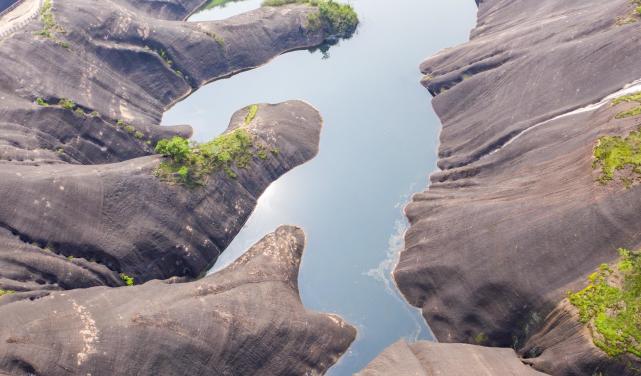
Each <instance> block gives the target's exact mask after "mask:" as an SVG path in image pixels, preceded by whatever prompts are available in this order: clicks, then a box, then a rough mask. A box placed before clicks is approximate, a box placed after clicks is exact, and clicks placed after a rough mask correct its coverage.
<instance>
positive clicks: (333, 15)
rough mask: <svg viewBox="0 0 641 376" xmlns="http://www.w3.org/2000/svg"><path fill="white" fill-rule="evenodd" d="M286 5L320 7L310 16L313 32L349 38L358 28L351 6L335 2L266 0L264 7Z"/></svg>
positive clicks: (326, 0)
mask: <svg viewBox="0 0 641 376" xmlns="http://www.w3.org/2000/svg"><path fill="white" fill-rule="evenodd" d="M286 4H309V5H312V6H315V7H318V13H315V14H310V15H309V18H308V27H309V28H310V29H311V30H320V29H323V30H324V31H325V32H326V33H327V34H328V35H330V36H336V37H342V38H349V37H350V36H352V34H354V32H355V31H356V27H357V26H358V22H359V21H358V15H357V14H356V12H355V11H354V8H352V6H351V5H348V4H340V3H336V2H334V1H333V0H265V1H263V5H264V6H281V5H286Z"/></svg>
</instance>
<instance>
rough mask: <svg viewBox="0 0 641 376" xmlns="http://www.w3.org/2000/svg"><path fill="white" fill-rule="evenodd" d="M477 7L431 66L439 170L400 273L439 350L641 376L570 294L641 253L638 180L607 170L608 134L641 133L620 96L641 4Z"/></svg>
mask: <svg viewBox="0 0 641 376" xmlns="http://www.w3.org/2000/svg"><path fill="white" fill-rule="evenodd" d="M479 3H480V4H479V13H478V24H477V27H476V28H475V29H474V30H473V31H472V33H471V38H470V42H468V43H466V44H464V45H461V46H458V47H454V48H451V49H447V50H445V51H442V52H441V53H439V54H437V55H436V56H434V57H432V58H430V59H428V60H427V61H425V62H424V63H423V64H422V66H421V70H422V72H423V73H424V74H425V78H424V79H423V83H424V85H425V87H426V88H427V89H428V90H429V91H430V93H432V94H433V95H434V96H435V98H434V100H433V106H434V109H435V110H436V112H437V114H438V115H439V117H440V118H441V120H442V123H443V130H442V133H441V137H440V138H441V144H440V148H439V158H440V159H439V163H438V165H439V167H440V168H441V170H440V171H438V172H436V173H434V174H433V175H432V176H431V179H430V180H431V184H430V187H429V188H428V190H426V191H425V192H423V193H420V194H417V195H415V196H414V197H413V199H412V201H411V203H410V204H409V205H408V206H407V208H406V214H407V216H408V218H409V221H410V224H411V227H410V229H409V231H408V232H407V234H406V237H405V240H406V245H405V250H404V252H402V254H401V257H400V262H399V264H398V265H397V268H396V270H395V273H394V274H395V279H396V281H397V283H398V286H399V288H400V289H401V291H402V293H403V294H404V295H405V297H406V298H407V299H408V301H409V302H410V303H411V304H413V305H415V306H416V307H419V308H421V309H422V311H423V315H424V317H425V319H426V320H427V322H428V323H429V324H430V326H431V328H432V329H433V331H434V332H435V334H436V336H437V337H438V339H439V340H440V341H443V342H466V343H476V344H483V345H490V346H504V347H513V348H515V349H517V351H518V352H519V354H520V355H521V356H522V357H524V358H527V359H526V361H527V362H528V363H530V364H532V365H533V366H534V367H535V368H537V369H538V370H541V371H544V372H547V373H550V374H554V375H585V374H593V373H595V372H596V373H598V372H601V373H602V374H604V375H633V374H636V372H637V371H635V364H636V365H637V366H638V364H639V361H638V359H635V358H634V357H632V358H629V357H623V358H611V357H609V356H607V355H606V354H605V353H604V352H603V351H601V350H600V349H598V348H597V347H595V346H594V344H593V342H592V338H591V335H590V333H589V332H587V329H586V328H585V326H584V325H583V324H581V323H580V322H579V320H578V315H577V312H576V309H574V307H572V306H571V305H569V304H568V302H567V299H566V296H567V295H566V294H567V291H568V290H571V291H576V290H578V289H580V288H583V287H584V286H585V285H586V283H587V276H588V275H590V274H591V273H593V272H594V271H595V270H596V269H597V268H598V267H599V265H600V264H602V263H612V262H616V260H617V259H618V253H617V251H616V250H617V248H619V247H626V248H630V249H636V248H638V247H639V245H640V244H641V237H640V236H639V231H638V229H637V227H638V226H636V222H637V219H638V213H639V209H641V208H640V207H639V204H638V203H639V202H640V201H639V200H638V197H639V192H640V191H639V185H636V184H635V185H632V186H631V187H629V189H627V188H626V187H624V186H622V185H620V184H611V185H603V184H601V183H599V182H598V178H599V171H598V170H595V169H594V168H593V150H594V147H595V144H596V142H597V140H598V139H599V137H601V136H604V135H626V134H628V133H629V132H630V131H632V130H636V129H637V128H638V125H639V122H638V118H636V117H627V118H617V116H616V115H617V114H618V113H619V112H620V111H622V110H625V109H626V108H627V107H626V106H629V105H626V104H623V105H616V106H614V105H612V103H611V101H610V99H611V98H612V97H614V96H616V95H617V93H621V90H622V89H624V88H625V87H627V86H630V85H632V84H634V83H635V82H636V81H637V80H638V79H639V78H641V66H640V65H639V64H638V61H639V59H640V58H641V50H640V49H639V48H638V47H639V43H640V40H641V37H640V35H641V33H640V30H639V29H640V28H641V22H639V19H638V17H637V16H635V15H634V10H635V7H636V6H635V4H633V3H631V2H630V1H628V0H617V1H609V2H601V1H596V0H595V1H574V0H570V1H557V0H544V1H538V2H531V1H526V0H517V1H508V0H483V1H480V2H479Z"/></svg>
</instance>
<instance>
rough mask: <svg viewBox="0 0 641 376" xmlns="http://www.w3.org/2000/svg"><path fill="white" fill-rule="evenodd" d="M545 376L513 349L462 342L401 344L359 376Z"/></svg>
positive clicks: (391, 347) (380, 356)
mask: <svg viewBox="0 0 641 376" xmlns="http://www.w3.org/2000/svg"><path fill="white" fill-rule="evenodd" d="M391 375H403V376H432V375H444V376H445V375H447V376H470V375H488V376H499V375H500V376H537V375H538V376H543V375H546V374H545V373H541V372H537V371H535V370H533V369H532V368H531V367H529V366H527V365H524V364H523V363H522V362H521V361H520V360H519V358H518V357H517V356H516V353H515V352H514V350H513V349H504V348H491V347H481V346H473V345H466V344H460V343H435V342H427V341H420V342H415V343H407V342H405V341H399V342H396V343H395V344H393V345H392V346H390V347H388V348H387V349H385V351H383V352H382V353H381V354H380V355H379V356H378V357H376V359H374V360H373V361H372V362H371V363H370V364H368V365H367V367H365V369H363V370H362V371H360V372H359V373H357V374H356V376H391Z"/></svg>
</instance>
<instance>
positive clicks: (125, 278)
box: [120, 273, 134, 286]
mask: <svg viewBox="0 0 641 376" xmlns="http://www.w3.org/2000/svg"><path fill="white" fill-rule="evenodd" d="M120 279H121V280H122V281H123V282H124V283H125V285H127V286H133V285H134V278H133V277H130V276H128V275H127V274H125V273H120Z"/></svg>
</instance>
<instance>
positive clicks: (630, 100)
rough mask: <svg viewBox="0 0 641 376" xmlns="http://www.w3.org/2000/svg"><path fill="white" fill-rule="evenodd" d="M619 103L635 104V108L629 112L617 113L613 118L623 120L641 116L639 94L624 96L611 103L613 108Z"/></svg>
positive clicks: (640, 94) (640, 95) (640, 96)
mask: <svg viewBox="0 0 641 376" xmlns="http://www.w3.org/2000/svg"><path fill="white" fill-rule="evenodd" d="M621 103H636V104H637V106H636V107H634V108H632V109H630V110H627V111H622V112H619V113H618V114H616V116H615V117H616V118H617V119H625V118H628V117H632V116H638V115H641V92H640V93H633V94H628V95H624V96H622V97H619V98H616V99H614V100H613V101H612V105H613V106H616V105H618V104H621Z"/></svg>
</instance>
